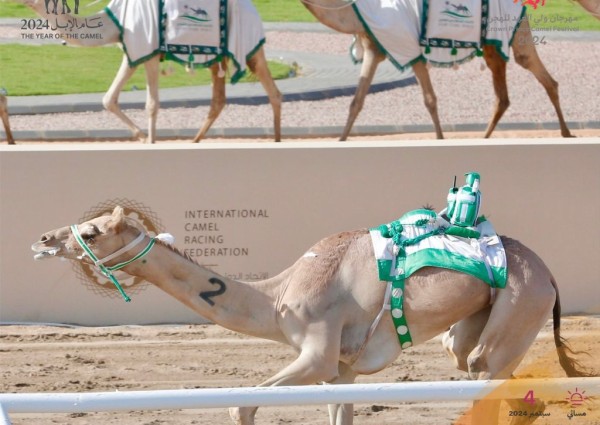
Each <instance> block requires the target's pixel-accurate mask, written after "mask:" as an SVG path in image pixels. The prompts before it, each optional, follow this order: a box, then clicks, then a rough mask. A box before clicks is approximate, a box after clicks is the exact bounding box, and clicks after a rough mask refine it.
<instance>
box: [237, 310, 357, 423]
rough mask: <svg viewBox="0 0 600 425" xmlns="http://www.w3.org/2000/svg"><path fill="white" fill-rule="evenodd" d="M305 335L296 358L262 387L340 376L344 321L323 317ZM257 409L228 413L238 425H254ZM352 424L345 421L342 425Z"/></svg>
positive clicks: (243, 408) (330, 380) (242, 409)
mask: <svg viewBox="0 0 600 425" xmlns="http://www.w3.org/2000/svg"><path fill="white" fill-rule="evenodd" d="M327 319H329V320H327ZM305 335H306V336H305V338H304V342H303V343H302V349H301V351H300V355H299V356H298V357H297V358H296V360H294V361H293V362H292V363H291V364H289V365H288V366H286V367H285V368H283V369H282V370H281V371H279V372H278V373H277V374H275V375H274V376H272V377H271V378H269V379H267V380H266V381H264V382H263V383H261V384H260V385H259V386H260V387H270V386H283V385H311V384H315V383H317V382H333V381H334V380H336V379H338V377H339V376H340V371H339V357H340V344H341V337H340V335H341V323H339V322H338V321H336V318H334V317H328V318H327V317H323V318H322V322H319V323H313V324H312V325H309V326H308V328H307V330H306V334H305ZM348 376H349V375H348ZM257 409H258V407H239V408H238V407H236V408H231V409H229V415H230V416H231V419H233V421H234V422H235V424H236V425H254V416H255V415H256V411H257ZM350 424H351V423H350ZM350 424H349V423H344V422H342V423H340V424H339V425H350Z"/></svg>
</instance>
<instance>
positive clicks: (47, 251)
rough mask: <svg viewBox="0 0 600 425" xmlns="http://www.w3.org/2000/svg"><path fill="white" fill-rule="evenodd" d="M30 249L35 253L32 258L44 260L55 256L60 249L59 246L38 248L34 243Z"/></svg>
mask: <svg viewBox="0 0 600 425" xmlns="http://www.w3.org/2000/svg"><path fill="white" fill-rule="evenodd" d="M31 249H32V250H34V251H36V254H35V255H34V256H33V259H34V260H45V259H46V258H52V257H55V256H56V254H58V252H59V251H60V248H43V249H41V250H40V249H39V248H37V247H36V246H35V245H33V246H32V247H31Z"/></svg>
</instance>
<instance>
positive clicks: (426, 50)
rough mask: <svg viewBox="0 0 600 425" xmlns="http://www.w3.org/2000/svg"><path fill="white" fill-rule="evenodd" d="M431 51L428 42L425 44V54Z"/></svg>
mask: <svg viewBox="0 0 600 425" xmlns="http://www.w3.org/2000/svg"><path fill="white" fill-rule="evenodd" d="M430 53H431V47H429V44H428V45H427V46H425V54H426V55H428V54H430Z"/></svg>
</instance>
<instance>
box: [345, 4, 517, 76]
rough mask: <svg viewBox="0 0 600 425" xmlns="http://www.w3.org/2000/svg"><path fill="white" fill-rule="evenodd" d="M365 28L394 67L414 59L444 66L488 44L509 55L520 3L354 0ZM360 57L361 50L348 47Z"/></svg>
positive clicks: (409, 63)
mask: <svg viewBox="0 0 600 425" xmlns="http://www.w3.org/2000/svg"><path fill="white" fill-rule="evenodd" d="M352 7H353V8H354V11H355V12H356V14H357V15H358V18H359V19H360V20H361V22H362V24H363V26H364V27H365V30H366V31H367V32H368V33H369V34H371V35H372V37H373V38H374V39H375V40H376V43H377V45H378V47H379V48H380V49H381V51H382V52H384V53H385V54H386V56H387V58H388V59H389V60H390V61H391V62H392V63H393V64H394V65H395V66H396V68H398V69H399V70H401V71H402V70H404V69H405V68H407V67H410V66H411V65H413V64H414V63H415V62H417V61H427V62H429V63H431V64H432V65H433V66H438V67H448V66H453V65H456V64H461V63H464V62H467V61H469V60H471V59H472V58H474V57H475V56H477V55H481V54H482V53H481V47H482V46H484V45H493V46H495V47H496V50H497V51H498V52H499V53H500V55H501V56H502V57H503V58H504V59H505V60H508V57H509V48H510V45H511V43H512V41H513V37H514V34H515V31H516V30H517V28H518V27H519V23H520V22H521V19H522V18H523V16H524V13H525V10H526V9H525V7H523V6H522V5H521V3H520V2H519V3H515V2H513V1H510V0H453V1H437V0H436V1H432V0H357V1H356V2H355V3H354V4H353V6H352ZM353 59H354V60H355V61H360V60H361V59H362V58H361V52H356V53H355V52H353Z"/></svg>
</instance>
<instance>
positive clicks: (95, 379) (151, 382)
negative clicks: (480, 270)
mask: <svg viewBox="0 0 600 425" xmlns="http://www.w3.org/2000/svg"><path fill="white" fill-rule="evenodd" d="M182 308H183V307H182ZM562 327H563V334H564V336H565V337H567V338H569V339H570V341H571V343H572V345H573V348H574V349H576V350H583V351H589V352H590V353H597V352H598V350H599V349H600V338H598V336H599V335H600V319H599V318H597V317H584V316H577V317H565V318H563V321H562ZM0 330H1V331H0V371H1V372H0V373H1V374H2V379H1V381H0V391H1V392H18V393H23V392H96V391H126V390H151V389H182V388H210V387H212V388H216V387H238V386H254V385H256V384H258V383H260V382H261V381H263V380H264V379H266V378H267V377H269V376H271V375H273V374H274V373H276V372H277V371H278V370H280V369H281V368H283V367H284V366H285V365H287V364H288V363H289V362H291V361H292V360H293V358H294V356H295V353H294V352H293V351H292V350H291V349H290V348H289V347H287V346H284V345H281V344H277V343H274V342H270V341H264V340H260V339H256V338H251V337H246V336H243V335H239V334H237V333H234V332H230V331H228V330H225V329H223V328H221V327H218V326H215V325H164V326H139V327H136V326H119V327H95V328H92V327H89V328H84V327H58V326H38V325H35V326H33V325H27V326H19V325H7V326H2V327H1V328H0ZM581 360H582V362H583V363H584V364H585V365H586V366H590V367H593V368H595V369H596V370H600V358H598V357H597V356H595V357H591V356H581ZM516 375H517V376H518V377H521V378H525V377H564V376H565V374H564V372H563V371H562V370H561V369H560V366H559V365H558V360H557V357H556V353H555V351H554V344H553V340H552V333H551V325H550V323H549V324H547V325H546V327H545V328H544V329H543V331H542V332H541V333H540V334H539V335H538V338H537V339H536V341H535V342H534V344H533V347H532V348H531V349H530V351H529V353H528V355H527V356H526V358H525V360H524V361H523V363H522V364H521V366H520V367H519V369H518V370H517V374H516ZM460 379H466V374H465V373H463V372H460V371H458V370H456V369H454V367H453V365H452V363H451V362H450V360H449V359H448V358H447V357H446V355H445V353H444V352H443V350H442V347H441V344H440V341H439V338H436V339H434V340H432V341H429V342H427V343H426V344H424V345H421V346H417V347H415V348H411V349H409V350H407V351H406V352H405V353H403V354H402V355H401V356H400V357H398V359H397V360H396V361H395V362H394V363H393V364H392V365H391V366H390V367H388V368H387V369H385V370H383V371H381V372H379V373H377V374H374V375H371V376H363V377H360V378H359V380H358V382H364V383H369V382H402V381H437V380H443V381H447V380H460ZM575 390H576V388H575V385H574V386H573V391H575ZM578 390H579V392H582V391H585V388H579V389H578ZM568 395H569V394H566V393H565V399H563V400H560V401H551V402H549V403H547V404H548V407H547V409H546V413H550V416H546V417H542V418H540V419H539V420H538V421H536V424H565V423H569V424H570V423H576V424H586V425H588V424H589V425H593V424H600V413H598V411H599V410H600V409H598V408H597V407H598V406H597V401H592V400H589V399H588V400H586V401H585V402H584V404H583V405H581V406H579V407H577V412H579V413H586V416H585V417H581V416H580V417H574V418H572V420H569V419H568V418H567V414H568V413H569V412H570V411H571V409H572V406H571V405H570V403H569V402H568V401H567V400H566V397H567V396H568ZM468 408H469V405H468V403H463V402H448V403H412V404H381V405H371V404H366V405H355V424H365V425H376V424H377V425H380V424H414V425H425V424H427V425H434V424H435V425H438V424H450V423H460V424H463V423H469V422H468V415H465V413H466V412H467V410H468ZM500 417H501V419H502V420H503V421H505V423H508V420H509V419H510V417H509V407H508V405H506V404H503V405H502V410H501V414H500ZM11 420H12V421H13V423H14V424H122V425H133V424H147V425H158V424H217V423H219V424H228V423H231V422H230V419H229V415H228V412H227V410H226V409H204V410H185V411H131V412H115V413H108V412H103V413H71V414H67V413H63V414H11ZM256 423H257V424H287V423H294V424H314V425H317V424H323V425H325V424H328V423H329V421H328V415H327V407H326V406H293V407H285V408H281V407H279V408H275V407H273V408H271V407H265V408H261V409H259V411H258V413H257V415H256Z"/></svg>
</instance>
